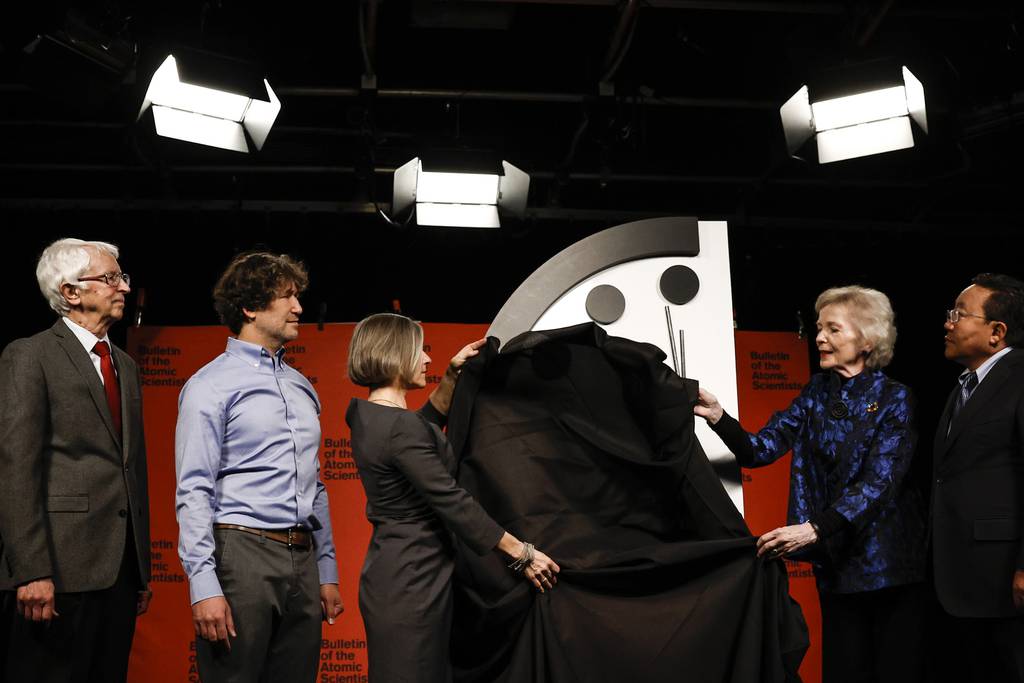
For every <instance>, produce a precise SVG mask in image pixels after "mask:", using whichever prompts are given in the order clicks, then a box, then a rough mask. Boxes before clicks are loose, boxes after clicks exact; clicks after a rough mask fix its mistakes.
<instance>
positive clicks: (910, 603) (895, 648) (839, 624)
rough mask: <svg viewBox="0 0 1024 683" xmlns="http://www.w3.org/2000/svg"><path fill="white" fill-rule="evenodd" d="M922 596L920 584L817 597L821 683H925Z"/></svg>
mask: <svg viewBox="0 0 1024 683" xmlns="http://www.w3.org/2000/svg"><path fill="white" fill-rule="evenodd" d="M927 596H928V592H927V589H926V588H925V584H923V583H915V584H910V585H907V586H894V587H891V588H882V589H880V590H876V591H868V592H865V593H821V595H820V602H821V630H822V681H823V683H890V682H891V683H919V682H920V681H924V680H925V678H924V655H925V649H924V645H925V633H924V630H925V623H926V618H927V612H928V599H927Z"/></svg>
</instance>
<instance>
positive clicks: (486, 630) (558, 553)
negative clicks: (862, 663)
mask: <svg viewBox="0 0 1024 683" xmlns="http://www.w3.org/2000/svg"><path fill="white" fill-rule="evenodd" d="M488 342H489V343H488V345H487V346H486V347H485V348H484V349H482V350H481V353H480V354H479V355H478V356H477V357H476V358H474V359H472V360H471V361H470V362H469V363H467V364H466V366H465V367H464V369H463V371H462V376H461V378H460V380H459V384H458V386H457V388H456V391H455V396H454V399H453V404H452V410H451V412H450V414H449V430H448V434H449V438H450V439H451V442H452V445H453V447H454V449H455V453H456V455H457V457H458V458H459V473H458V480H459V484H460V485H461V486H463V487H465V488H466V489H467V490H468V491H469V492H470V493H472V495H473V496H474V497H475V498H476V499H477V500H478V501H479V502H480V503H481V504H482V505H483V506H484V508H485V509H486V510H487V511H488V512H489V513H490V515H491V516H492V517H494V519H495V520H496V521H497V522H498V523H499V524H501V525H502V526H503V527H505V528H506V529H507V530H509V531H510V532H512V533H514V534H515V535H516V536H518V537H519V538H521V539H524V540H528V541H531V542H533V543H535V544H536V545H537V547H538V548H540V549H542V550H543V551H544V552H546V553H547V554H548V555H550V556H551V557H552V558H553V559H554V560H555V561H556V562H557V563H559V565H560V566H561V568H562V572H561V574H560V575H559V582H558V585H557V587H555V588H554V590H551V591H548V592H546V593H544V594H540V593H538V592H537V591H536V590H535V589H534V588H533V586H532V585H530V584H528V583H527V582H526V581H524V580H523V579H521V578H519V577H516V576H514V575H513V574H512V573H511V572H510V571H509V570H508V569H507V568H506V567H505V565H504V563H503V561H502V559H501V557H499V555H498V554H497V553H490V554H488V555H486V556H480V555H477V554H476V553H475V552H473V551H472V550H471V549H469V548H466V547H459V548H458V558H457V568H456V575H457V578H458V581H457V589H456V595H455V619H454V622H455V626H454V630H453V634H452V659H453V664H454V669H455V678H456V680H457V681H507V682H519V681H532V682H537V683H570V682H580V683H594V682H600V681H626V682H628V683H641V682H647V681H650V682H652V683H653V682H656V681H673V682H675V681H681V680H685V681H694V682H717V681H730V682H736V683H751V682H754V681H758V682H772V681H795V680H799V678H798V676H797V674H796V671H797V668H798V667H799V664H800V661H801V660H802V658H803V655H804V653H805V651H806V649H807V645H808V636H807V627H806V624H805V622H804V619H803V614H802V612H801V610H800V606H799V605H798V604H797V603H796V602H795V601H793V600H792V599H791V598H790V597H789V592H788V588H789V584H788V577H787V574H786V567H785V565H784V563H783V562H781V561H778V560H775V561H767V562H763V561H761V560H758V559H757V558H756V555H755V549H754V543H755V539H754V538H753V537H752V536H751V535H750V531H749V530H748V529H747V526H746V524H745V523H744V521H743V518H742V516H741V515H740V514H739V512H738V511H737V510H736V508H735V506H734V505H733V504H732V502H731V501H730V499H729V497H728V495H727V494H726V492H725V490H724V488H723V487H722V485H721V483H720V481H719V479H718V477H717V475H716V474H715V472H714V470H713V469H712V466H711V464H710V462H709V461H708V459H707V456H706V455H705V454H704V452H703V450H702V449H701V447H700V444H699V443H698V441H697V439H696V437H695V436H694V433H693V426H694V416H693V405H694V402H695V400H696V395H697V382H696V381H694V380H689V379H682V378H680V377H678V376H677V375H675V374H674V373H673V372H672V371H671V370H669V369H668V368H667V367H666V366H665V365H664V363H663V362H662V360H663V359H664V354H663V353H662V352H661V351H660V350H659V349H658V348H657V347H654V346H651V345H649V344H641V343H637V342H633V341H630V340H627V339H621V338H617V337H611V336H608V335H607V333H605V332H604V330H602V329H601V328H600V327H597V326H596V325H593V324H589V323H588V324H585V325H577V326H574V327H569V328H564V329H561V330H552V331H545V332H528V333H526V334H523V335H520V336H519V337H516V338H515V339H513V340H511V341H510V342H509V343H508V344H506V346H505V348H504V349H503V350H502V351H501V353H499V352H498V342H497V340H496V339H493V338H491V339H489V340H488Z"/></svg>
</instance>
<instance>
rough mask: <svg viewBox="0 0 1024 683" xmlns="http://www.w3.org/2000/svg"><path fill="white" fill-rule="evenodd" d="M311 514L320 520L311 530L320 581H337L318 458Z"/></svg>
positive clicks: (336, 567)
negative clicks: (317, 526)
mask: <svg viewBox="0 0 1024 683" xmlns="http://www.w3.org/2000/svg"><path fill="white" fill-rule="evenodd" d="M313 514H314V515H316V518H317V519H318V520H320V528H319V529H315V530H314V531H313V545H314V547H315V548H316V566H317V569H318V570H319V572H320V583H321V584H324V583H338V560H337V553H336V552H335V549H334V532H333V530H332V529H331V509H330V505H329V504H328V501H327V487H325V486H324V482H323V480H322V479H320V460H319V459H317V462H316V495H315V496H314V498H313Z"/></svg>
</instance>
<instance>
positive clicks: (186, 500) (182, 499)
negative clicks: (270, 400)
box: [174, 377, 225, 604]
mask: <svg viewBox="0 0 1024 683" xmlns="http://www.w3.org/2000/svg"><path fill="white" fill-rule="evenodd" d="M224 421H225V405H224V400H223V397H221V396H219V395H218V392H216V390H215V389H214V388H213V387H211V386H209V385H208V384H207V383H205V382H203V381H201V380H200V379H199V378H196V377H193V378H192V379H191V380H189V381H188V383H187V384H185V386H184V388H183V389H182V390H181V395H180V396H179V397H178V424H177V427H176V428H175V432H174V469H175V474H176V475H177V482H178V486H177V490H176V493H175V512H176V514H177V518H178V556H179V557H180V558H181V565H182V567H183V568H184V569H185V574H186V575H187V576H188V584H189V597H190V598H191V602H192V604H195V603H197V602H199V601H200V600H205V599H207V598H212V597H216V596H219V595H223V594H224V592H223V591H222V590H221V586H220V581H219V580H218V579H217V573H216V571H215V570H216V563H215V561H214V559H213V550H214V546H215V544H214V539H213V516H214V505H215V493H216V482H217V473H218V472H219V470H220V460H221V444H222V443H223V442H224Z"/></svg>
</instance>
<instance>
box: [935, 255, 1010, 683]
mask: <svg viewBox="0 0 1024 683" xmlns="http://www.w3.org/2000/svg"><path fill="white" fill-rule="evenodd" d="M945 328H946V338H945V341H946V347H945V355H946V358H948V359H949V360H952V361H955V362H956V363H959V364H960V365H962V366H964V368H965V369H964V371H963V373H961V375H960V384H959V386H958V387H956V388H955V389H954V390H953V392H952V394H950V396H949V400H948V401H947V402H946V409H945V411H944V413H943V415H942V419H941V421H940V423H939V426H938V429H937V432H936V434H935V450H934V470H935V471H934V477H933V480H932V514H931V547H932V558H933V565H932V569H933V572H934V581H935V592H936V596H937V598H938V602H939V605H940V606H941V610H940V617H941V624H940V626H939V629H940V631H939V637H940V645H939V647H938V648H937V656H936V659H937V661H938V662H939V666H938V667H937V670H936V678H943V680H955V681H986V682H993V683H995V682H998V681H1018V682H1024V282H1020V281H1019V280H1016V279H1014V278H1011V277H1008V276H1006V275H994V274H989V273H985V274H982V275H978V276H977V277H975V278H974V279H973V280H972V284H971V285H970V286H969V287H967V289H965V290H964V291H963V292H961V293H960V296H959V297H957V299H956V304H955V305H954V307H953V309H952V310H950V311H948V312H947V314H946V325H945Z"/></svg>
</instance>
